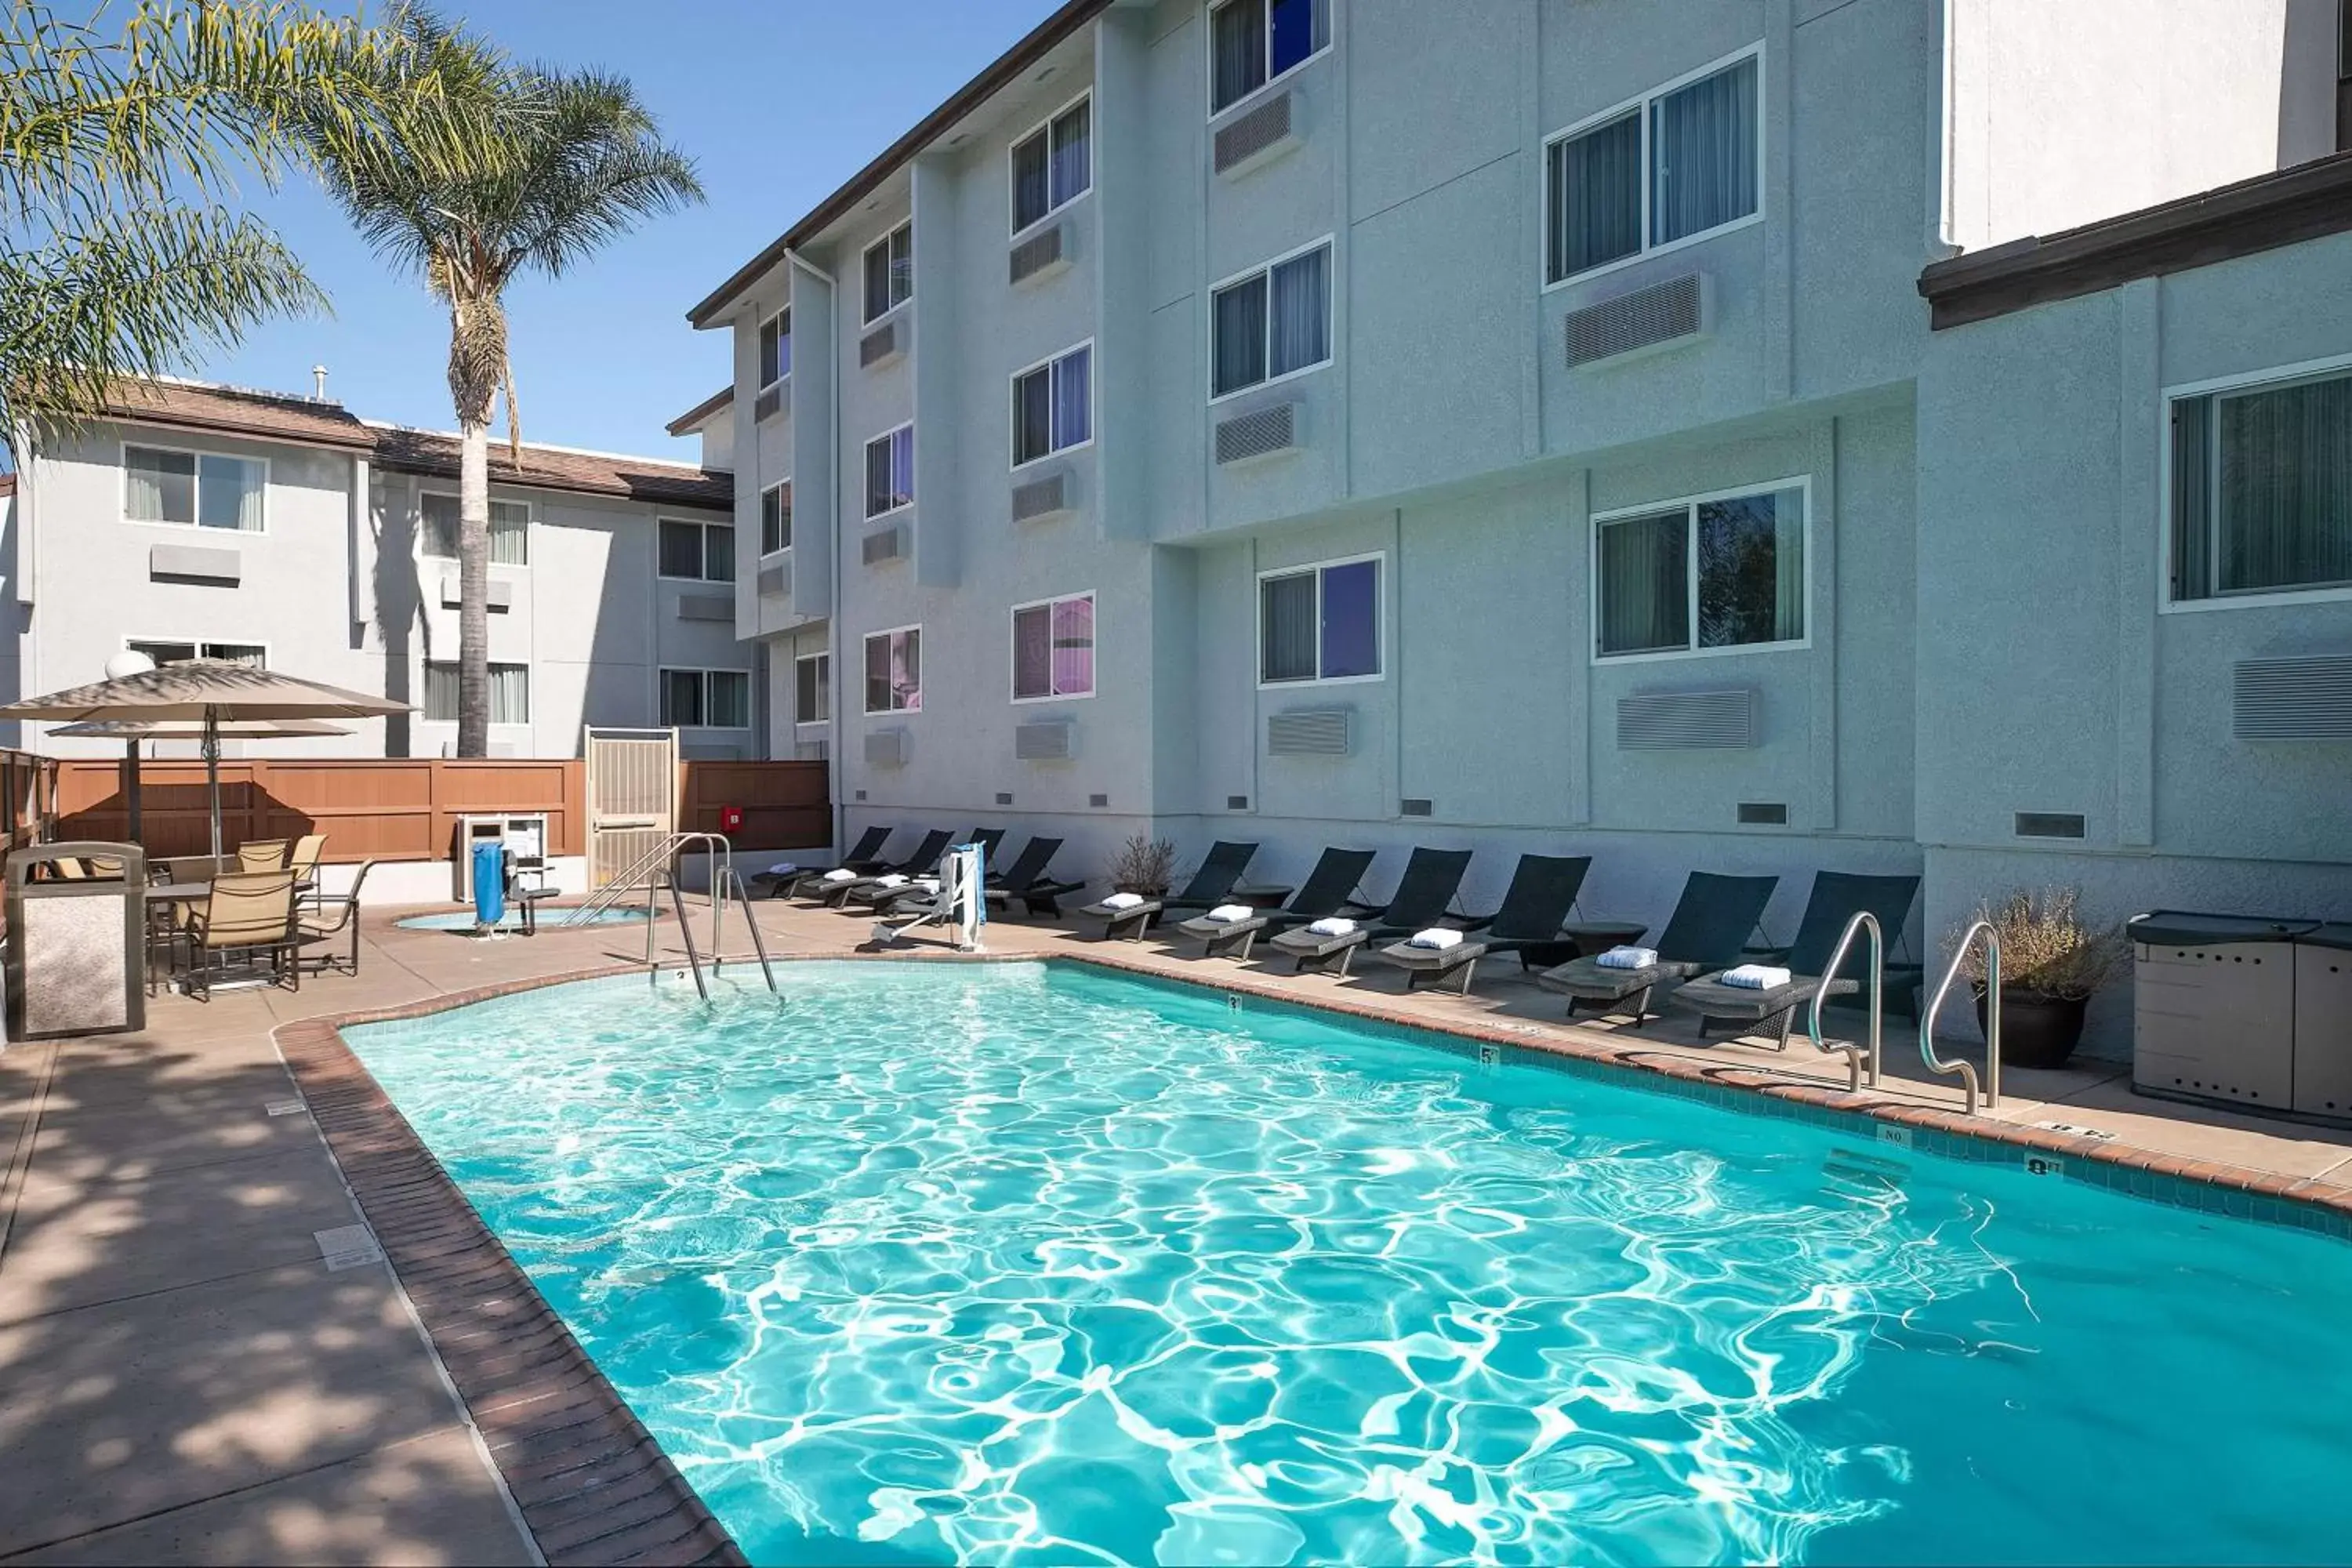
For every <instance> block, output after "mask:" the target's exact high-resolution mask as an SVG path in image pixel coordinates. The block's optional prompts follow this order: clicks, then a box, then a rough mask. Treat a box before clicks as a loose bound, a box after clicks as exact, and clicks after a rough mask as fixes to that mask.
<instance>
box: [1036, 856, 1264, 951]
mask: <svg viewBox="0 0 2352 1568" xmlns="http://www.w3.org/2000/svg"><path fill="white" fill-rule="evenodd" d="M1256 853H1257V846H1256V845H1255V844H1239V843H1234V842H1233V841H1231V840H1229V839H1223V838H1220V839H1218V840H1217V841H1216V842H1215V843H1214V844H1212V845H1210V846H1209V856H1208V858H1207V859H1205V860H1202V862H1201V868H1200V869H1199V870H1197V871H1195V872H1193V873H1192V880H1191V881H1190V882H1187V883H1186V884H1184V890H1183V891H1182V892H1181V893H1178V894H1176V895H1175V896H1173V897H1172V898H1166V899H1141V900H1137V901H1136V902H1134V903H1131V904H1129V903H1118V904H1113V903H1110V902H1109V901H1108V900H1096V901H1095V902H1093V903H1091V904H1088V905H1087V907H1086V908H1084V909H1082V910H1079V911H1078V913H1080V914H1082V915H1092V916H1094V917H1095V918H1096V919H1097V920H1099V921H1102V922H1103V933H1102V940H1103V941H1105V942H1109V941H1111V940H1112V939H1113V938H1115V937H1117V936H1118V934H1119V932H1120V931H1126V932H1127V936H1128V940H1129V941H1130V942H1141V941H1142V940H1143V933H1144V932H1145V931H1147V930H1149V929H1150V925H1151V922H1152V921H1154V920H1156V919H1158V918H1159V916H1160V911H1161V910H1207V909H1213V908H1215V907H1216V906H1217V905H1219V904H1221V903H1223V902H1224V901H1225V895H1226V894H1227V893H1230V892H1232V891H1233V890H1234V883H1235V882H1238V881H1240V880H1241V879H1242V873H1243V872H1244V871H1245V870H1247V869H1248V868H1249V863H1250V857H1251V856H1253V855H1255V854H1256ZM1112 897H1113V898H1116V897H1118V895H1117V894H1113V895H1112Z"/></svg>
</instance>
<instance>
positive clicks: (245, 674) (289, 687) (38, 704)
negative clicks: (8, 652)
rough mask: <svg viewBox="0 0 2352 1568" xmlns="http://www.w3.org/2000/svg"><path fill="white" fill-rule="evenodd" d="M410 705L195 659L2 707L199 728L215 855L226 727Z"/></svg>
mask: <svg viewBox="0 0 2352 1568" xmlns="http://www.w3.org/2000/svg"><path fill="white" fill-rule="evenodd" d="M407 711H409V705H408V704H407V703H405V702H395V701H394V700H391V699H390V698H385V697H371V696H369V695H368V694H367V693H366V692H364V691H346V690H344V689H342V688H341V687H340V686H327V685H323V684H321V683H320V682H318V681H315V680H303V679H298V678H297V677H294V676H291V675H282V674H280V673H278V671H277V670H274V669H259V668H255V667H254V666H252V665H249V664H236V663H232V662H231V661H229V660H227V659H218V658H192V659H184V660H181V661H180V662H178V663H175V664H167V665H163V666H162V667H160V668H155V669H148V670H141V671H139V672H138V673H136V674H132V675H123V676H118V677H116V678H115V679H111V680H97V681H92V682H91V683H90V684H89V685H88V686H77V687H74V688H72V689H69V690H66V691H53V692H51V693H49V694H48V695H47V696H46V697H28V698H26V700H23V701H22V702H11V703H9V704H8V705H7V706H5V707H0V719H47V720H52V721H63V722H66V723H84V722H88V721H94V720H128V721H131V722H134V723H136V722H174V723H181V724H187V725H191V726H201V727H202V731H203V739H204V747H205V788H206V790H207V791H208V792H209V794H210V796H211V804H212V828H213V855H214V857H215V858H218V857H219V855H220V852H221V816H220V738H221V733H222V731H221V726H222V725H224V724H230V723H241V722H249V721H256V720H265V719H371V718H376V717H379V716H381V715H383V714H386V713H405V712H407Z"/></svg>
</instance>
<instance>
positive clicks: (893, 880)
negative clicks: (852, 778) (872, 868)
mask: <svg viewBox="0 0 2352 1568" xmlns="http://www.w3.org/2000/svg"><path fill="white" fill-rule="evenodd" d="M955 842H956V836H955V835H954V834H952V833H950V832H949V831H948V830H947V829H945V828H943V827H935V828H933V829H931V830H930V831H929V833H926V834H924V835H923V841H922V842H921V843H920V844H918V845H916V846H915V852H914V853H913V854H912V855H909V856H908V857H907V858H905V859H904V860H898V861H893V862H891V863H889V864H888V865H887V866H885V867H884V868H882V869H881V870H879V871H877V872H875V873H873V874H872V875H870V876H865V877H852V878H847V879H841V878H835V879H831V880H827V879H823V878H820V879H817V880H816V881H814V882H811V883H808V884H806V885H805V886H804V887H803V889H802V891H803V892H804V893H806V894H808V895H810V896H811V897H814V899H815V900H817V901H818V902H819V903H821V904H823V905H824V906H825V907H826V908H828V909H835V910H846V909H847V908H849V896H850V894H852V893H854V892H857V891H860V890H862V889H867V888H873V887H887V888H890V889H894V890H895V889H900V888H904V887H905V886H906V885H907V884H908V882H909V881H910V880H912V879H914V878H916V877H919V876H922V875H924V874H926V873H928V872H929V870H930V869H931V868H932V867H934V866H937V865H938V864H939V863H940V856H942V855H944V854H946V853H947V852H948V847H949V846H950V845H951V844H953V843H955Z"/></svg>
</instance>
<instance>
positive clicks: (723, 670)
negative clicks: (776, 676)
mask: <svg viewBox="0 0 2352 1568" xmlns="http://www.w3.org/2000/svg"><path fill="white" fill-rule="evenodd" d="M673 675H691V676H694V677H696V678H697V679H698V680H700V682H701V684H702V716H703V720H702V722H701V723H699V724H670V725H665V726H664V727H665V728H669V729H677V730H716V731H719V732H720V733H722V734H730V735H735V734H741V733H743V732H744V731H748V730H750V729H751V717H752V715H751V704H752V702H753V700H755V699H756V696H757V692H756V691H755V689H754V688H755V685H756V683H755V682H754V681H753V680H752V679H751V671H750V670H748V669H737V668H730V667H729V666H727V665H700V664H665V665H659V666H656V668H655V670H654V680H655V683H656V684H655V686H654V717H655V718H656V720H658V719H660V718H661V709H662V705H663V704H665V703H667V701H668V700H669V678H670V677H671V676H673ZM714 675H740V676H741V677H742V678H743V722H742V723H740V724H713V723H712V722H710V678H711V677H712V676H714Z"/></svg>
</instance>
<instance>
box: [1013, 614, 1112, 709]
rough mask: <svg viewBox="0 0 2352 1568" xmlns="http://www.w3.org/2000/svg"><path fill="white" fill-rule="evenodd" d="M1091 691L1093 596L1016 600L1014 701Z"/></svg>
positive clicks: (1042, 700) (1072, 695)
mask: <svg viewBox="0 0 2352 1568" xmlns="http://www.w3.org/2000/svg"><path fill="white" fill-rule="evenodd" d="M1094 694H1095V596H1094V595H1092V594H1073V595H1070V596H1069V597H1067V598H1066V599H1047V600H1045V602H1044V603H1042V604H1035V605H1015V606H1014V608H1013V701H1015V702H1044V701H1047V700H1052V699H1054V698H1058V697H1092V696H1093V695H1094Z"/></svg>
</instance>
